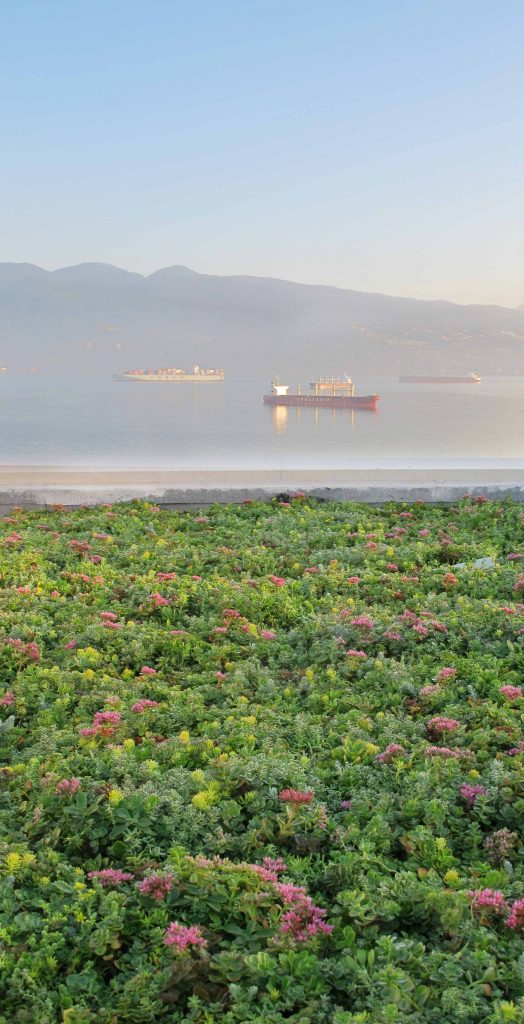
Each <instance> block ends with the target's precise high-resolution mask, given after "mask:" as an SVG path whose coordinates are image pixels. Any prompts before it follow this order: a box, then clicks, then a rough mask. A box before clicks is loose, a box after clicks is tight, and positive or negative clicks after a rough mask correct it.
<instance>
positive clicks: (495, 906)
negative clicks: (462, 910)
mask: <svg viewBox="0 0 524 1024" xmlns="http://www.w3.org/2000/svg"><path fill="white" fill-rule="evenodd" d="M468 896H469V898H470V900H471V906H472V908H473V910H484V909H486V910H492V911H493V913H495V914H503V913H504V912H505V911H506V909H507V903H506V900H505V899H504V894H503V893H501V892H500V890H499V889H477V890H476V891H472V890H471V889H470V890H469V892H468Z"/></svg>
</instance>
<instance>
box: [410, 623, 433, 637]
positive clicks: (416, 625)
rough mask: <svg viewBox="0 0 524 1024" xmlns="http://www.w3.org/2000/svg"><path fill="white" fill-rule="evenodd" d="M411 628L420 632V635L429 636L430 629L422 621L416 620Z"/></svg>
mask: <svg viewBox="0 0 524 1024" xmlns="http://www.w3.org/2000/svg"><path fill="white" fill-rule="evenodd" d="M411 628H412V630H413V632H414V633H418V634H419V636H427V635H428V633H429V629H426V627H425V626H423V625H422V623H421V622H414V623H413V625H412V627H411Z"/></svg>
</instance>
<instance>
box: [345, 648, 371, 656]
mask: <svg viewBox="0 0 524 1024" xmlns="http://www.w3.org/2000/svg"><path fill="white" fill-rule="evenodd" d="M346 654H347V656H348V658H367V654H366V652H365V651H355V650H354V648H353V647H351V648H350V650H349V651H346Z"/></svg>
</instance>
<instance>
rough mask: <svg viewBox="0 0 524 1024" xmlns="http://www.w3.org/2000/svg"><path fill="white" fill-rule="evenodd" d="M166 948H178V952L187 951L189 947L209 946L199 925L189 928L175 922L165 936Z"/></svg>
mask: <svg viewBox="0 0 524 1024" xmlns="http://www.w3.org/2000/svg"><path fill="white" fill-rule="evenodd" d="M164 942H165V944H166V946H176V949H177V951H178V952H181V951H182V950H184V949H187V947H188V946H207V942H206V940H205V938H204V936H203V935H202V932H201V931H200V928H199V927H198V926H197V925H191V926H190V927H187V928H186V926H185V925H183V924H179V923H178V921H174V922H173V924H170V925H169V928H168V929H167V932H166V934H165V938H164Z"/></svg>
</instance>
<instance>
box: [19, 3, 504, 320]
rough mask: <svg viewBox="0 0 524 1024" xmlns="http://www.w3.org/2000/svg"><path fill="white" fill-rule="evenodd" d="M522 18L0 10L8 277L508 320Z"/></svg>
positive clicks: (408, 10)
mask: <svg viewBox="0 0 524 1024" xmlns="http://www.w3.org/2000/svg"><path fill="white" fill-rule="evenodd" d="M523 30H524V8H523V7H522V5H521V4H520V3H519V2H517V0H502V2H501V4H499V5H498V6H497V9H496V10H495V9H494V8H493V7H492V6H491V5H485V6H483V5H478V4H477V3H475V2H473V0H463V2H461V3H460V4H459V5H457V4H456V3H454V2H451V0H428V2H427V3H425V4H424V5H418V4H414V3H412V2H411V0H405V2H402V3H399V4H394V5H392V4H390V3H388V2H387V0H375V2H373V3H372V4H371V5H367V6H366V7H365V8H364V7H363V6H362V5H361V4H357V3H355V2H349V3H347V0H344V2H342V0H331V2H330V3H329V4H328V5H327V6H325V7H324V8H323V9H322V10H321V11H320V10H319V8H318V4H317V3H316V2H312V0H304V2H301V3H298V0H289V2H288V3H287V4H286V5H281V4H278V3H277V2H276V0H265V2H264V3H262V2H261V0H253V3H251V4H249V5H245V4H243V3H240V2H239V0H225V2H224V3H223V4H221V5H220V6H219V7H217V6H216V5H214V4H212V3H211V2H210V0H204V2H203V3H202V4H200V5H199V7H198V9H188V8H187V7H186V5H182V4H178V3H174V4H173V3H172V2H168V0H153V2H152V3H151V4H149V5H148V6H147V8H146V7H144V6H143V4H141V3H139V2H133V0H131V2H125V3H124V2H123V0H114V2H113V3H112V4H110V5H107V4H105V3H102V0H94V2H93V3H91V4H89V5H84V4H78V5H70V6H66V5H61V4H58V5H36V4H34V3H33V2H32V0H20V2H19V3H18V4H16V5H14V4H10V5H7V6H6V7H4V9H3V11H2V12H0V33H1V34H0V38H1V43H0V46H1V51H2V61H1V62H0V85H1V86H2V88H1V93H0V94H1V96H2V100H1V101H0V103H1V106H2V119H1V122H0V124H1V127H0V139H1V141H2V143H3V145H2V149H3V154H4V160H3V167H2V171H1V172H0V174H1V176H2V179H3V198H4V202H3V209H2V213H1V214H0V227H1V231H2V239H3V244H2V247H1V249H0V256H1V258H2V260H4V261H13V262H26V261H27V262H31V263H34V264H36V265H40V266H43V267H49V268H58V267H64V266H72V265H76V264H79V263H82V262H98V261H100V262H104V263H110V264H113V265H116V266H121V267H122V266H123V267H125V268H127V269H129V270H130V271H136V272H139V273H145V274H150V273H152V272H154V270H155V269H157V268H158V267H163V266H169V265H173V264H175V265H183V266H188V267H191V268H197V272H199V273H208V274H219V275H224V276H229V275H237V274H239V275H249V276H259V277H272V278H280V279H284V280H289V281H297V282H302V283H305V284H325V285H332V286H335V287H339V288H345V289H351V290H355V291H365V292H379V293H381V294H386V295H393V296H409V297H412V298H421V299H444V300H448V301H450V302H459V303H466V304H470V303H475V304H477V303H481V304H497V305H502V306H509V307H516V306H519V305H521V304H522V303H523V302H524V280H523V279H522V266H523V257H524V235H523V233H522V222H523V219H524V192H523V190H522V185H521V180H522V166H523V163H524V160H523V158H524V135H523V133H522V113H523V109H522V108H523V100H522V96H523V95H524V88H523V85H524V71H523V68H524V63H523V61H522V50H523V48H524V43H523V40H524V31H523Z"/></svg>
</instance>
